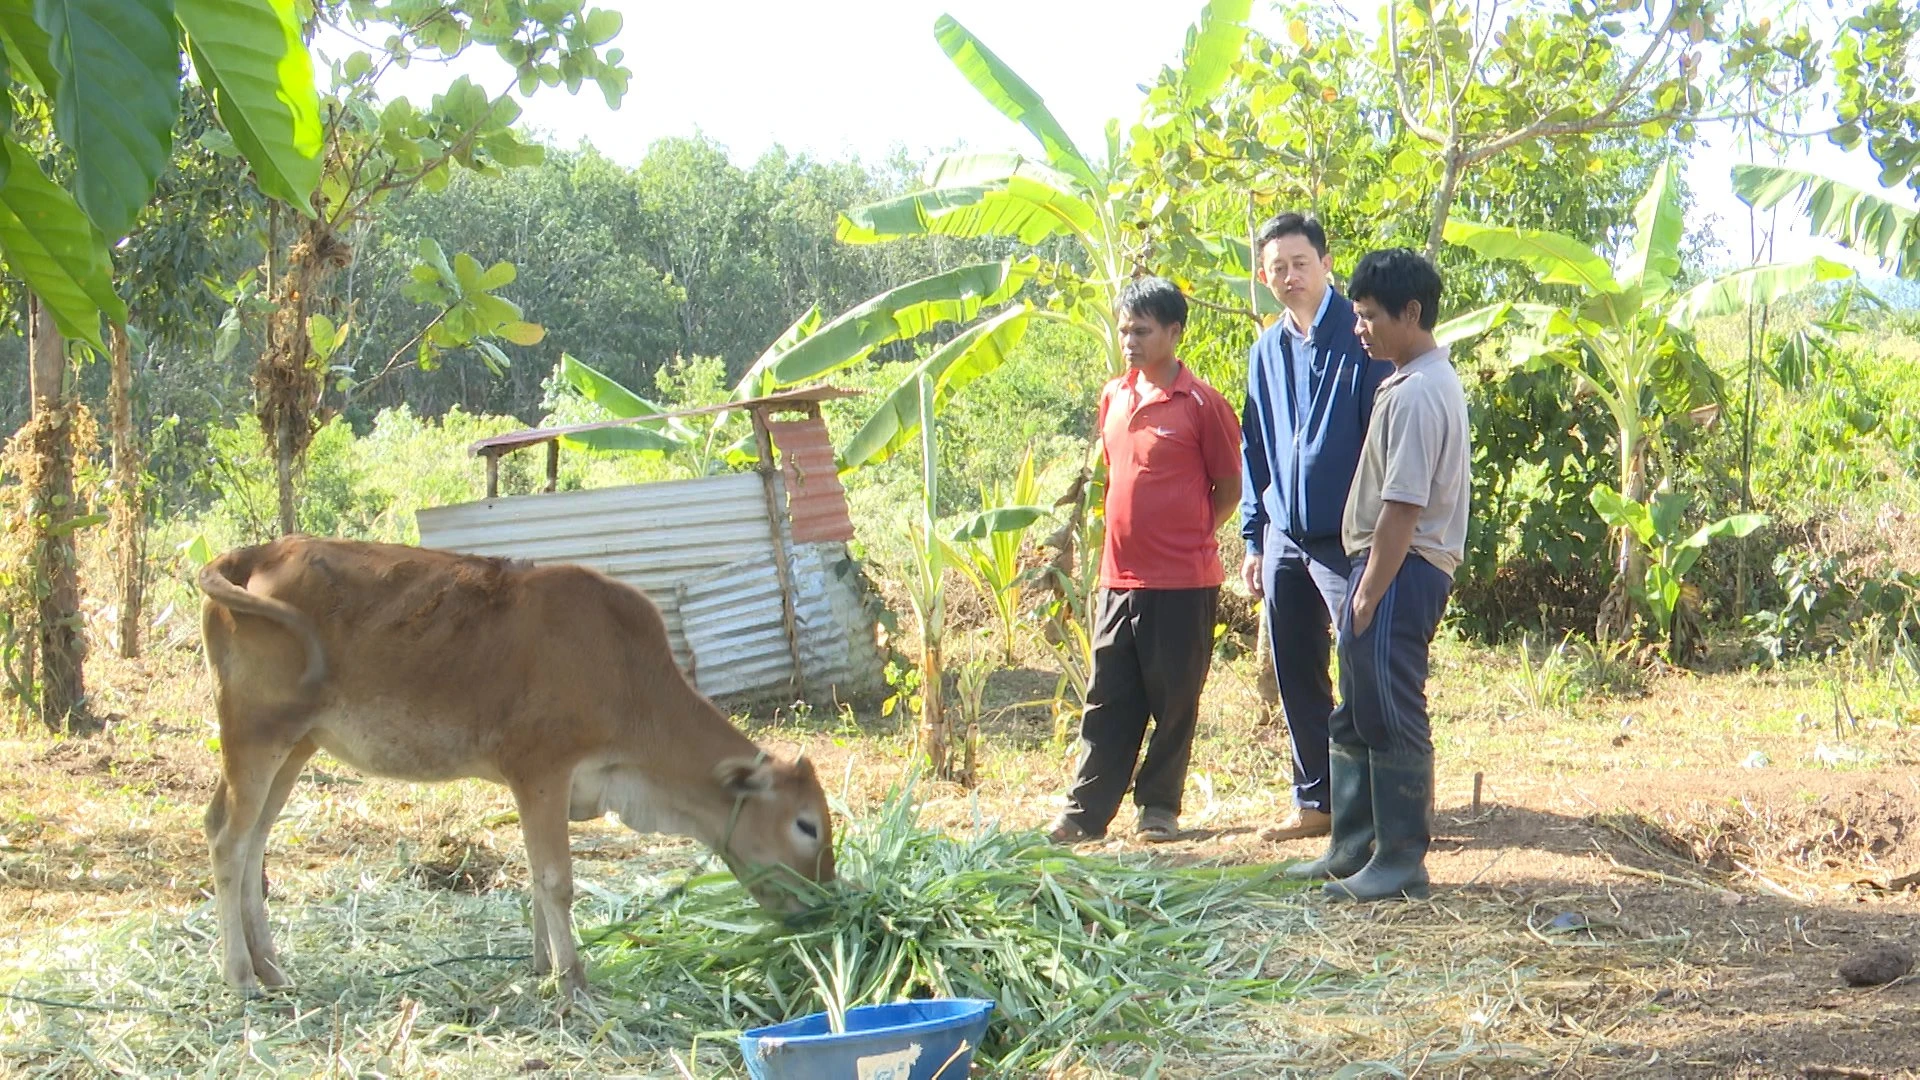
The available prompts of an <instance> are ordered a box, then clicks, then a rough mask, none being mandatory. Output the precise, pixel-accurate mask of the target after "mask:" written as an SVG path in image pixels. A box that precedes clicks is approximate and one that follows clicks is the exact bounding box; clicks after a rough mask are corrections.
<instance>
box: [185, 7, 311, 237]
mask: <svg viewBox="0 0 1920 1080" xmlns="http://www.w3.org/2000/svg"><path fill="white" fill-rule="evenodd" d="M296 6H297V0H175V2H174V14H175V15H177V16H178V17H179V19H180V25H181V26H182V27H184V28H185V29H186V31H187V48H188V52H189V53H190V54H191V55H192V57H193V70H194V72H195V73H196V74H198V75H199V76H200V81H201V83H203V84H204V85H205V86H206V87H207V88H208V89H209V90H212V91H213V100H214V104H215V105H216V106H218V108H219V110H220V122H221V123H223V124H225V125H226V128H227V133H228V134H229V135H231V136H233V141H234V144H235V145H237V146H238V147H239V148H240V152H241V153H243V154H245V155H246V157H247V164H249V165H251V166H253V174H254V177H255V178H256V179H257V180H258V181H259V184H260V190H261V191H264V192H266V193H267V194H269V195H271V196H273V197H275V198H277V199H280V200H282V201H283V202H286V203H287V204H289V205H291V206H292V207H294V208H295V209H297V210H299V211H300V212H301V213H303V214H308V215H311V214H312V213H313V204H312V202H311V199H312V196H313V189H314V188H315V187H316V186H318V185H319V183H320V144H321V142H322V140H323V139H324V138H325V134H324V132H323V131H322V130H321V127H320V97H319V94H318V92H317V91H316V90H315V89H314V79H313V60H312V58H311V57H310V56H309V55H308V54H307V46H306V43H305V41H304V40H302V38H301V36H300V17H299V14H298V13H297V11H296Z"/></svg>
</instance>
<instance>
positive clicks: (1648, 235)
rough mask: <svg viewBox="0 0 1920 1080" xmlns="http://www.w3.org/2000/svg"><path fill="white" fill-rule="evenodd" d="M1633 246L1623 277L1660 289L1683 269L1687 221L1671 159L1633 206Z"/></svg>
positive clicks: (1648, 289) (1626, 280)
mask: <svg viewBox="0 0 1920 1080" xmlns="http://www.w3.org/2000/svg"><path fill="white" fill-rule="evenodd" d="M1633 222H1634V232H1633V250H1632V251H1630V252H1628V253H1627V261H1626V265H1624V266H1622V267H1621V268H1620V270H1621V274H1620V280H1621V281H1623V282H1625V283H1626V284H1628V285H1629V286H1632V285H1638V286H1640V287H1641V288H1642V289H1644V290H1646V291H1648V292H1658V291H1660V287H1661V286H1664V285H1668V284H1671V283H1672V281H1673V279H1674V275H1676V274H1678V273H1679V272H1680V238H1681V235H1682V234H1683V233H1685V232H1686V222H1685V221H1684V220H1682V219H1681V216H1680V197H1679V179H1678V177H1677V176H1676V175H1675V169H1674V164H1673V162H1672V160H1668V161H1667V162H1665V163H1664V164H1662V165H1661V166H1660V168H1658V169H1656V170H1655V171H1654V174H1653V182H1652V183H1651V184H1648V185H1647V192H1646V194H1645V195H1642V196H1641V197H1640V202H1639V205H1637V206H1635V207H1634V208H1633Z"/></svg>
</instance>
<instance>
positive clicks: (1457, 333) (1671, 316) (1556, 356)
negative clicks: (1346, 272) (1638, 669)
mask: <svg viewBox="0 0 1920 1080" xmlns="http://www.w3.org/2000/svg"><path fill="white" fill-rule="evenodd" d="M1678 188H1679V182H1678V173H1677V168H1676V166H1675V164H1674V163H1673V162H1671V161H1669V162H1667V163H1666V164H1664V165H1663V166H1661V167H1660V168H1659V169H1657V170H1656V171H1655V172H1654V176H1653V180H1652V182H1651V184H1650V185H1649V186H1648V188H1647V191H1646V193H1645V194H1644V195H1643V196H1642V197H1641V199H1640V201H1639V203H1638V204H1637V205H1636V206H1635V208H1634V224H1635V230H1634V241H1633V247H1632V248H1631V250H1629V252H1628V253H1627V256H1626V258H1625V260H1624V262H1623V263H1622V264H1621V265H1620V266H1619V267H1618V269H1617V270H1616V268H1615V267H1613V266H1612V265H1610V264H1609V263H1608V261H1607V259H1606V258H1605V257H1603V256H1602V255H1601V254H1600V253H1599V252H1597V251H1595V250H1593V249H1592V248H1590V247H1588V246H1587V245H1585V244H1583V243H1581V242H1580V241H1578V240H1575V239H1573V238H1572V237H1569V236H1564V235H1562V234H1559V233H1553V232H1543V231H1538V230H1532V229H1515V228H1508V227H1503V226H1492V225H1483V224H1479V223H1477V222H1472V221H1465V220H1459V219H1456V220H1453V221H1450V222H1448V223H1447V227H1446V239H1447V240H1448V241H1450V242H1452V243H1456V244H1461V245H1464V246H1466V247H1469V248H1472V249H1473V250H1474V251H1477V252H1479V253H1480V254H1481V255H1484V256H1487V257H1489V258H1495V259H1511V260H1514V261H1516V262H1519V263H1522V264H1523V265H1525V266H1526V267H1527V268H1528V269H1530V270H1532V271H1533V272H1534V274H1535V276H1536V277H1537V279H1538V280H1539V281H1540V282H1541V283H1542V284H1544V285H1566V286H1572V287H1573V288H1575V289H1577V290H1578V291H1579V294H1580V295H1579V298H1578V299H1576V300H1574V301H1573V302H1571V303H1568V304H1565V305H1562V306H1547V305H1522V304H1511V303H1507V304H1497V305H1492V306H1489V307H1487V308H1482V309H1480V310H1478V311H1473V312H1469V313H1467V314H1465V315H1462V316H1460V317H1459V318H1457V319H1455V320H1453V321H1451V322H1450V323H1448V324H1447V325H1445V326H1443V327H1442V328H1441V330H1440V333H1439V336H1441V337H1442V338H1446V339H1455V340H1457V339H1459V338H1461V337H1465V336H1471V335H1472V334H1474V333H1479V332H1483V331H1485V330H1489V329H1492V328H1493V327H1495V326H1498V325H1500V324H1501V323H1503V322H1507V321H1509V320H1511V321H1517V322H1520V323H1523V324H1525V325H1526V326H1527V327H1528V331H1527V332H1526V333H1524V334H1523V335H1522V336H1521V339H1520V341H1519V343H1518V346H1519V347H1518V353H1519V355H1521V356H1522V357H1523V358H1524V359H1526V360H1528V361H1530V362H1534V363H1557V364H1560V365H1562V366H1564V367H1566V368H1567V369H1568V370H1569V371H1570V372H1572V374H1573V375H1574V377H1575V378H1576V379H1577V380H1578V381H1579V382H1580V384H1581V385H1582V387H1583V388H1584V389H1585V390H1587V391H1588V392H1590V393H1592V394H1593V395H1594V397H1596V398H1597V399H1598V400H1599V401H1600V402H1601V403H1602V404H1603V405H1604V406H1605V407H1606V409H1607V412H1608V414H1609V415H1610V416H1611V417H1612V419H1613V422H1614V425H1615V429H1616V443H1615V447H1614V452H1615V455H1616V460H1617V462H1618V466H1619V471H1618V480H1619V491H1620V492H1621V493H1622V495H1623V497H1624V498H1625V499H1626V500H1627V501H1628V502H1635V503H1644V502H1646V499H1647V492H1648V482H1647V451H1648V442H1649V434H1650V432H1652V431H1654V430H1655V429H1656V425H1657V424H1658V422H1659V421H1660V420H1661V418H1663V417H1665V416H1672V415H1679V414H1682V413H1686V412H1688V411H1691V410H1696V409H1701V408H1704V407H1708V406H1711V405H1714V404H1716V402H1717V398H1718V379H1717V377H1716V376H1715V375H1714V374H1713V372H1712V370H1711V369H1710V368H1709V367H1708V366H1707V364H1706V362H1705V361H1704V360H1702V359H1701V357H1700V354H1699V352H1698V350H1697V349H1696V347H1695V344H1694V339H1693V333H1692V330H1693V327H1694V326H1695V325H1697V324H1698V323H1699V321H1700V320H1701V319H1704V318H1707V317H1709V316H1713V315H1721V314H1726V313H1729V312H1734V311H1739V310H1742V309H1744V308H1746V307H1748V306H1750V305H1753V304H1759V303H1765V302H1767V301H1770V300H1774V299H1778V298H1780V297H1783V296H1786V295H1789V294H1791V293H1794V292H1797V291H1799V290H1801V289H1805V288H1807V287H1809V286H1811V285H1815V284H1819V283H1821V282H1825V281H1833V280H1837V279H1840V278H1845V277H1850V276H1852V273H1853V272H1852V271H1851V270H1849V269H1848V268H1847V267H1845V266H1842V265H1841V264H1839V263H1836V262H1833V261H1831V260H1828V259H1819V258H1816V259H1810V260H1807V261H1805V262H1799V263H1778V264H1769V265H1765V266H1755V267H1749V268H1747V269H1744V270H1737V271H1734V272H1732V273H1729V274H1725V275H1722V276H1720V277H1717V278H1714V279H1712V280H1710V281H1706V282H1703V283H1701V284H1699V285H1696V286H1694V287H1692V288H1690V289H1684V290H1683V289H1681V288H1679V286H1678V285H1677V284H1676V281H1675V279H1676V278H1677V277H1678V276H1679V274H1680V240H1681V236H1682V233H1683V232H1684V230H1685V223H1684V221H1683V220H1682V217H1681V209H1680V199H1679V190H1678ZM1645 558H1646V553H1645V548H1644V545H1643V544H1642V542H1641V541H1640V539H1639V537H1638V536H1637V535H1636V534H1635V533H1634V532H1633V530H1631V529H1623V530H1621V536H1620V546H1619V553H1618V557H1617V560H1616V564H1615V570H1616V573H1615V577H1614V582H1613V586H1612V588H1611V590H1610V591H1609V593H1608V597H1607V602H1606V603H1604V604H1603V605H1602V607H1601V616H1600V625H1599V627H1598V633H1599V634H1600V635H1601V636H1602V637H1605V638H1609V639H1618V638H1621V637H1624V636H1625V634H1626V632H1627V630H1628V629H1629V627H1630V623H1631V615H1632V613H1631V603H1630V601H1631V594H1630V590H1631V588H1632V587H1633V584H1634V583H1635V582H1638V581H1640V580H1642V578H1643V577H1644V576H1645V565H1646V562H1645Z"/></svg>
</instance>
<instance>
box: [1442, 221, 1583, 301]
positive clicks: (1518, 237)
mask: <svg viewBox="0 0 1920 1080" xmlns="http://www.w3.org/2000/svg"><path fill="white" fill-rule="evenodd" d="M1445 236H1446V238H1447V240H1448V241H1449V242H1451V243H1455V244H1461V245H1464V246H1466V247H1470V248H1472V249H1473V250H1475V251H1477V252H1479V253H1480V254H1482V255H1485V256H1487V257H1488V258H1492V259H1512V260H1514V261H1515V262H1520V263H1524V264H1525V265H1526V266H1527V267H1528V268H1529V269H1531V270H1532V271H1533V272H1534V273H1535V274H1537V275H1539V277H1540V280H1541V281H1543V282H1546V283H1547V284H1549V285H1577V286H1579V287H1580V288H1582V289H1584V290H1586V291H1587V292H1589V293H1610V292H1619V291H1620V283H1619V282H1617V281H1615V280H1614V278H1613V270H1612V269H1611V268H1609V267H1608V266H1607V260H1605V259H1603V258H1601V257H1600V256H1599V255H1598V254H1596V253H1595V252H1594V250H1593V249H1592V248H1590V247H1588V246H1587V245H1585V244H1583V243H1581V242H1580V241H1578V240H1575V239H1573V238H1572V237H1570V236H1562V235H1561V234H1559V233H1555V232H1545V231H1542V230H1540V229H1512V228H1507V227H1505V226H1495V225H1482V224H1479V223H1478V222H1473V221H1462V220H1460V219H1458V218H1456V219H1454V220H1452V221H1449V222H1447V228H1446V233H1445Z"/></svg>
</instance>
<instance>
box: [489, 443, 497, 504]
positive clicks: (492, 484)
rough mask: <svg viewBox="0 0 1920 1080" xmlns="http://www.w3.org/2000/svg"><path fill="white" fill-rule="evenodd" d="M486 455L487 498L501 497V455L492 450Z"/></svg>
mask: <svg viewBox="0 0 1920 1080" xmlns="http://www.w3.org/2000/svg"><path fill="white" fill-rule="evenodd" d="M486 455H487V498H489V499H497V498H499V497H500V455H499V454H496V453H494V452H493V451H492V450H487V451H486Z"/></svg>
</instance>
